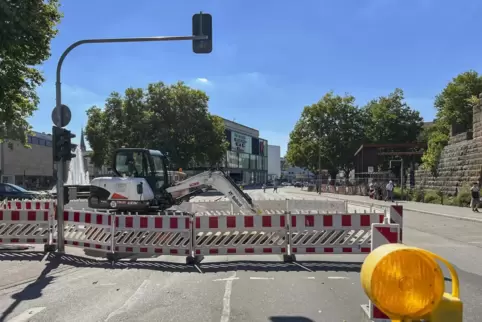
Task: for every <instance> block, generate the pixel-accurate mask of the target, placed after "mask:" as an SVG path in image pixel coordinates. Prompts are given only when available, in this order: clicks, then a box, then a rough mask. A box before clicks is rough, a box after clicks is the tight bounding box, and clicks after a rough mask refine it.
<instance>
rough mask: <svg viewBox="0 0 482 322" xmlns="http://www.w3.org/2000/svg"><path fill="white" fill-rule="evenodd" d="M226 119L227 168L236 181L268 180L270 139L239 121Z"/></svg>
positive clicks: (250, 182) (247, 182) (258, 181)
mask: <svg viewBox="0 0 482 322" xmlns="http://www.w3.org/2000/svg"><path fill="white" fill-rule="evenodd" d="M223 120H224V127H225V133H226V140H227V142H228V143H229V147H228V151H227V152H226V163H225V170H226V171H227V172H228V174H229V175H230V176H231V178H233V180H234V181H236V182H239V183H242V184H260V183H264V182H266V181H267V180H268V141H267V140H264V139H262V138H260V137H259V131H258V130H256V129H253V128H250V127H247V126H244V125H241V124H239V123H236V122H233V121H230V120H226V119H223Z"/></svg>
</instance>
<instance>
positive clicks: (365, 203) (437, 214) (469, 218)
mask: <svg viewBox="0 0 482 322" xmlns="http://www.w3.org/2000/svg"><path fill="white" fill-rule="evenodd" d="M299 193H302V194H308V193H307V192H305V191H300V192H299ZM319 196H323V194H321V195H319ZM324 197H325V198H331V199H337V200H343V201H347V202H348V203H349V204H352V205H356V204H362V205H367V206H379V207H387V206H384V205H380V204H376V203H369V202H364V201H351V200H349V199H343V198H340V197H332V196H324ZM402 206H403V209H404V210H407V211H413V212H419V213H422V214H426V215H432V216H440V217H446V218H452V219H457V220H464V221H470V222H477V223H482V218H480V219H479V218H471V217H460V216H454V215H447V214H441V213H438V212H431V211H426V210H419V209H414V208H411V207H410V206H408V207H407V206H405V205H402Z"/></svg>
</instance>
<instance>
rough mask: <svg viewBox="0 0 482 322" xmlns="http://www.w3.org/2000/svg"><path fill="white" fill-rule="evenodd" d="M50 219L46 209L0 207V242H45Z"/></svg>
mask: <svg viewBox="0 0 482 322" xmlns="http://www.w3.org/2000/svg"><path fill="white" fill-rule="evenodd" d="M52 221H53V218H52V216H51V213H50V211H48V210H30V209H29V210H27V209H21V210H17V209H15V210H13V209H3V210H1V209H0V244H47V243H49V242H50V241H51V234H50V227H51V224H52Z"/></svg>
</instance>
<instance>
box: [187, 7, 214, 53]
mask: <svg viewBox="0 0 482 322" xmlns="http://www.w3.org/2000/svg"><path fill="white" fill-rule="evenodd" d="M192 35H193V36H208V39H204V40H193V41H192V51H193V52H195V53H196V54H209V53H211V52H212V51H213V17H212V16H211V15H210V14H209V13H202V12H201V13H196V14H195V15H193V16H192Z"/></svg>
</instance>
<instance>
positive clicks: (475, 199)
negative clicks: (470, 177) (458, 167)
mask: <svg viewBox="0 0 482 322" xmlns="http://www.w3.org/2000/svg"><path fill="white" fill-rule="evenodd" d="M470 192H471V194H472V200H471V201H470V207H471V208H472V211H475V212H479V209H478V207H479V201H480V188H479V184H478V183H477V182H474V184H473V185H472V188H470Z"/></svg>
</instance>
